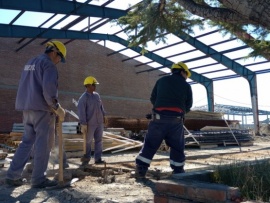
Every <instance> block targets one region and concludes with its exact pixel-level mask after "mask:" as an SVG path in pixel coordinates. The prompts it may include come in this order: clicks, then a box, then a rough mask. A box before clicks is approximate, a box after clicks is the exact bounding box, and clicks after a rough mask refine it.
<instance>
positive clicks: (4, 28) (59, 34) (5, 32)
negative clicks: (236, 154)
mask: <svg viewBox="0 0 270 203" xmlns="http://www.w3.org/2000/svg"><path fill="white" fill-rule="evenodd" d="M0 30H1V32H0V37H13V38H23V37H28V38H34V37H36V36H38V38H52V39H81V40H83V39H85V40H87V39H92V40H110V41H113V42H117V43H119V44H121V45H124V46H126V47H128V44H129V42H128V41H126V40H124V39H122V38H120V37H118V36H116V35H106V34H97V33H89V32H79V31H69V30H55V29H44V28H35V27H27V26H15V25H4V24H0ZM130 49H132V50H133V51H135V52H137V53H141V51H142V48H140V47H130ZM144 56H146V57H148V58H150V59H152V60H153V61H155V62H157V63H159V64H161V65H163V66H164V67H170V66H171V65H172V64H173V62H172V61H170V60H168V59H166V58H163V57H161V56H158V55H157V54H154V53H152V52H147V53H145V54H144ZM190 71H191V74H192V75H191V79H192V80H194V81H196V82H198V83H200V84H202V85H203V86H205V87H206V89H207V98H208V102H209V111H213V106H214V105H213V104H214V97H213V95H214V94H213V81H212V80H211V79H209V78H206V77H204V76H203V75H200V74H198V73H196V72H194V71H192V70H190Z"/></svg>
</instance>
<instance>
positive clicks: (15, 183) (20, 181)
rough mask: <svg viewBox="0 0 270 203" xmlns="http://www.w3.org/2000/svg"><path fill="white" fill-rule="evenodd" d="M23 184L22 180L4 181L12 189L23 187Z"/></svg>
mask: <svg viewBox="0 0 270 203" xmlns="http://www.w3.org/2000/svg"><path fill="white" fill-rule="evenodd" d="M24 183H26V181H24V180H23V179H22V178H20V179H17V180H12V179H9V178H7V179H6V184H7V185H9V186H12V187H18V186H21V185H23V184H24Z"/></svg>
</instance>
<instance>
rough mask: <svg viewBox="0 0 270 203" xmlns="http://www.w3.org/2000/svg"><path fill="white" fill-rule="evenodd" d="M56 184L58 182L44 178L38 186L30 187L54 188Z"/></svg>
mask: <svg viewBox="0 0 270 203" xmlns="http://www.w3.org/2000/svg"><path fill="white" fill-rule="evenodd" d="M57 184H58V182H57V181H56V180H50V179H48V178H46V180H45V181H44V182H42V183H40V184H37V185H32V186H31V187H32V188H45V187H52V186H56V185H57Z"/></svg>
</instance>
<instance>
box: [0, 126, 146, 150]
mask: <svg viewBox="0 0 270 203" xmlns="http://www.w3.org/2000/svg"><path fill="white" fill-rule="evenodd" d="M107 130H108V131H104V133H103V138H102V142H103V151H104V152H105V151H111V152H112V153H117V152H121V151H125V150H129V149H133V148H137V147H141V146H142V142H140V141H136V140H132V139H129V138H127V137H125V136H122V134H125V130H124V129H123V128H108V129H107ZM23 131H24V129H23V125H22V124H17V123H16V124H14V125H13V131H12V132H11V133H10V134H3V135H1V136H0V140H1V142H0V144H1V146H2V147H4V148H7V149H12V151H15V149H16V148H17V147H18V145H19V144H20V143H21V140H22V135H23ZM63 145H64V149H65V151H69V152H73V151H82V150H83V136H82V134H81V133H80V130H79V123H78V122H64V123H63ZM92 150H94V142H92Z"/></svg>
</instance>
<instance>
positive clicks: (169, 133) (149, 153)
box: [136, 120, 185, 170]
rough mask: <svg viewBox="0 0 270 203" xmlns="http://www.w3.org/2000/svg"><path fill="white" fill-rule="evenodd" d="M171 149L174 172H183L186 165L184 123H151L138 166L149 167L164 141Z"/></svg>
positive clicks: (137, 161)
mask: <svg viewBox="0 0 270 203" xmlns="http://www.w3.org/2000/svg"><path fill="white" fill-rule="evenodd" d="M163 140H165V142H166V144H167V145H168V146H169V147H170V166H171V168H172V169H173V170H181V169H183V167H184V164H185V153H184V148H185V138H184V129H183V122H182V121H181V122H174V121H173V122H170V121H168V120H165V121H162V120H154V121H150V123H149V126H148V132H147V134H146V136H145V139H144V145H143V147H142V149H141V151H140V153H139V155H138V156H137V157H136V164H137V165H141V166H144V167H149V166H150V163H151V161H152V159H153V157H154V155H155V153H156V152H157V150H158V149H159V147H160V145H161V143H162V141H163Z"/></svg>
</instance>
